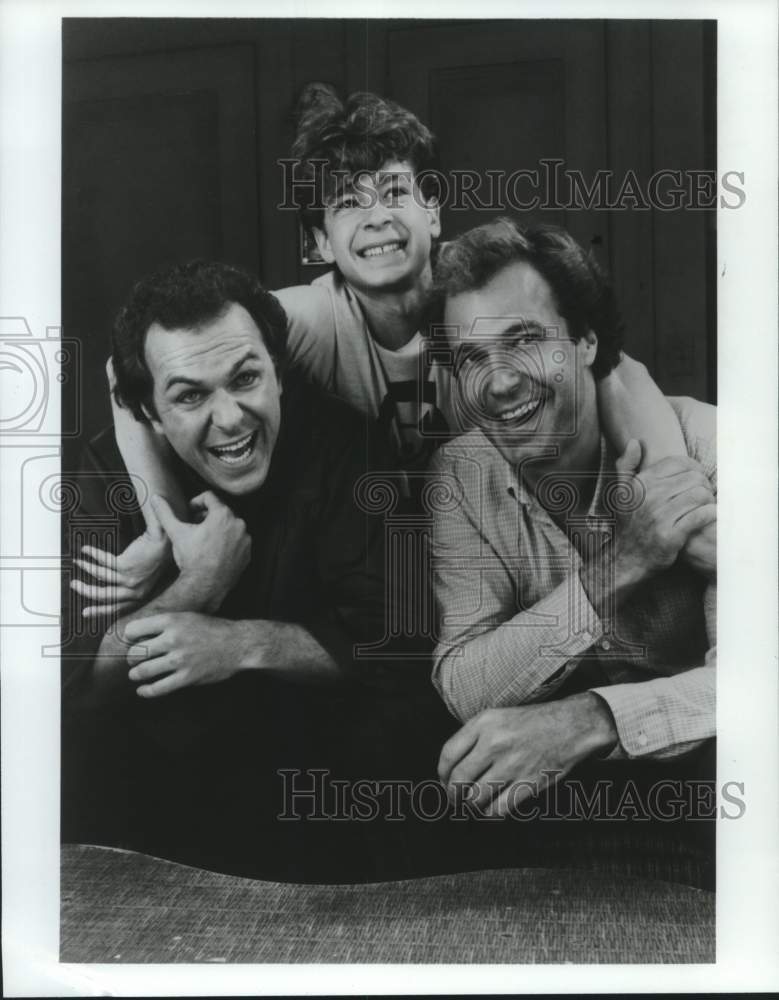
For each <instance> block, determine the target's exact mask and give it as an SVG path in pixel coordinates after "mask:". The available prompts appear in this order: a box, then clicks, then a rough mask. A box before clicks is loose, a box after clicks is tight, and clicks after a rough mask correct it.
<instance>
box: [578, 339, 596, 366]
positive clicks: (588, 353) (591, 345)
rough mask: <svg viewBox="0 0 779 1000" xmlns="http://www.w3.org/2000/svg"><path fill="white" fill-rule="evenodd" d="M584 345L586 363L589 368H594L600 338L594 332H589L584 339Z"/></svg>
mask: <svg viewBox="0 0 779 1000" xmlns="http://www.w3.org/2000/svg"><path fill="white" fill-rule="evenodd" d="M582 344H583V345H584V363H585V365H586V366H587V367H588V368H591V367H592V364H593V362H594V361H595V358H596V357H597V356H598V336H597V334H595V333H593V331H592V330H588V331H587V333H586V334H585V335H584V337H582Z"/></svg>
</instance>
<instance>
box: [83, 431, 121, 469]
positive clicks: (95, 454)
mask: <svg viewBox="0 0 779 1000" xmlns="http://www.w3.org/2000/svg"><path fill="white" fill-rule="evenodd" d="M81 465H82V467H87V468H91V469H93V470H94V471H95V472H106V473H124V474H125V475H126V474H127V469H126V468H125V464H124V461H123V459H122V455H121V452H120V451H119V446H118V444H117V443H116V434H115V432H114V425H113V424H108V426H107V427H104V428H103V429H102V430H100V431H98V433H97V434H95V435H94V437H91V438H90V439H89V441H87V443H86V444H85V445H84V447H83V448H82V454H81Z"/></svg>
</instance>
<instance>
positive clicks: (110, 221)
mask: <svg viewBox="0 0 779 1000" xmlns="http://www.w3.org/2000/svg"><path fill="white" fill-rule="evenodd" d="M253 81H254V54H253V50H252V48H251V47H250V46H245V45H240V44H238V45H232V46H220V47H215V48H213V49H209V48H203V49H191V50H182V51H179V52H165V53H143V54H136V55H132V56H108V57H105V58H101V59H85V60H79V61H76V62H73V63H70V64H69V65H68V67H67V73H66V74H65V88H64V93H63V142H62V148H63V186H62V213H63V219H62V222H63V226H62V250H63V272H64V275H65V276H66V280H64V281H63V302H62V315H63V325H64V330H65V335H66V336H68V337H79V338H80V339H81V340H82V341H83V342H84V343H85V344H86V343H88V344H89V348H90V349H89V350H88V351H87V350H85V351H84V352H83V359H84V364H85V365H86V370H85V371H84V372H83V375H82V377H83V378H84V384H87V385H90V384H94V385H102V384H103V381H104V374H103V371H102V368H103V364H104V363H105V358H106V356H107V354H108V351H109V333H110V324H111V321H112V318H113V314H114V312H115V310H116V308H117V306H118V304H119V303H120V302H121V301H122V300H123V299H124V298H125V297H126V295H127V292H128V290H129V288H130V286H131V284H132V283H133V282H134V281H136V280H137V279H138V278H139V277H140V276H141V275H143V274H146V273H148V272H150V271H152V270H154V269H156V268H159V267H161V266H164V265H166V264H169V263H172V262H174V261H177V260H186V259H191V258H194V257H213V258H216V259H224V260H227V261H230V262H233V263H236V264H241V265H244V266H246V267H248V268H249V269H251V270H252V271H254V272H257V271H258V270H259V263H260V262H259V260H258V227H257V177H256V156H255V148H256V146H255V136H256V115H255V109H254V101H253ZM84 407H85V412H84V414H83V417H84V426H86V427H90V428H97V427H99V426H101V425H102V424H105V423H106V422H108V418H109V410H108V403H107V397H106V394H105V393H102V392H94V393H89V394H87V396H86V398H85V401H84Z"/></svg>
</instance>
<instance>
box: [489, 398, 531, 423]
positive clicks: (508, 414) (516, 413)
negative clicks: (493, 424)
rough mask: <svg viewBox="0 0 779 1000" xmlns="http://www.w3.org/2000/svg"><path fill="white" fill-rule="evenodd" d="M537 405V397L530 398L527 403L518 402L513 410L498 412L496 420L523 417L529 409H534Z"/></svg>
mask: <svg viewBox="0 0 779 1000" xmlns="http://www.w3.org/2000/svg"><path fill="white" fill-rule="evenodd" d="M537 405H538V400H537V399H531V400H530V402H529V403H520V405H519V406H515V407H514V409H513V410H504V411H503V413H499V414H498V420H516V419H517V417H524V416H525V415H526V414H528V413H530V411H531V410H534V409H535V408H536V406H537Z"/></svg>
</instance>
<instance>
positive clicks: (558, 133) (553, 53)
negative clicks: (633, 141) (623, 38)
mask: <svg viewBox="0 0 779 1000" xmlns="http://www.w3.org/2000/svg"><path fill="white" fill-rule="evenodd" d="M563 27H564V30H563ZM388 52H389V56H388V71H387V72H388V78H389V86H390V90H391V93H392V96H393V97H394V98H395V99H396V100H398V101H399V102H400V103H401V104H403V105H406V106H407V107H409V108H411V110H413V111H415V112H416V113H417V114H418V115H419V116H420V117H421V118H422V120H423V121H425V122H427V123H429V124H430V127H431V128H432V129H433V131H434V132H435V133H436V135H437V136H438V137H439V141H440V153H441V161H442V166H443V169H444V171H445V172H446V171H449V170H451V169H452V168H457V169H460V168H463V167H466V168H468V169H473V170H477V171H480V172H486V171H488V170H490V171H495V172H497V173H499V174H501V175H503V176H504V177H508V176H510V175H511V174H512V173H514V172H515V171H516V170H518V169H520V168H522V169H530V170H534V169H536V168H538V166H539V161H540V160H542V159H553V158H555V157H557V158H560V159H563V160H564V161H565V162H564V164H563V167H564V168H565V169H576V170H580V171H582V173H583V174H584V176H585V177H586V178H589V177H591V176H594V174H595V172H596V171H597V170H598V169H602V167H603V165H604V163H605V162H606V116H605V107H606V98H605V93H606V92H605V80H604V28H603V25H602V23H601V22H599V21H581V22H575V23H571V22H568V23H567V24H566V25H564V26H563V25H561V24H560V23H559V22H556V21H530V22H529V21H524V22H518V21H503V22H501V21H497V22H496V21H493V22H475V23H468V24H462V23H461V24H451V23H450V24H448V25H442V26H439V25H434V24H433V25H429V24H428V25H427V26H425V27H422V28H408V27H405V28H402V29H397V30H392V29H391V30H390V31H389V38H388ZM550 169H551V168H550ZM534 190H536V191H538V193H540V195H541V199H542V202H543V201H544V200H545V199H544V195H545V194H546V192H547V185H546V184H545V178H544V168H543V167H541V169H540V175H539V185H538V186H536V185H534V184H532V183H531V182H530V181H525V182H522V183H519V184H518V186H517V188H516V191H514V192H512V191H511V190H510V189H509V190H507V191H506V190H504V191H503V192H502V194H501V195H500V196H499V198H498V199H497V200H498V202H499V203H498V204H494V205H492V206H491V207H488V208H480V207H478V206H476V207H473V208H466V209H465V210H459V209H456V208H455V207H452V208H450V209H449V210H445V212H444V236H447V235H455V234H457V233H460V232H463V231H464V230H466V229H468V228H470V227H471V226H473V225H476V224H478V223H479V222H484V221H487V220H488V219H489V218H492V217H494V216H496V215H499V214H506V213H508V214H511V215H515V216H516V215H519V216H520V217H521V218H522V221H524V222H533V221H539V220H540V219H543V220H544V221H548V222H554V223H557V224H560V225H564V226H566V227H567V228H569V229H570V230H571V232H572V233H573V234H574V235H575V236H576V237H577V239H580V240H581V241H582V242H584V243H585V244H590V243H591V241H592V240H593V238H599V239H597V244H598V245H599V246H600V247H601V248H602V251H603V252H606V251H607V247H606V244H607V236H608V233H607V232H606V231H605V227H604V226H603V225H602V224H601V223H600V222H599V221H598V218H597V213H593V212H588V211H584V210H568V209H560V208H557V209H555V208H548V209H543V208H541V207H539V208H538V209H536V210H534V211H528V210H523V209H522V208H521V207H519V202H524V203H526V204H527V203H528V202H529V201H530V200H531V198H532V195H533V193H534ZM549 193H550V201H552V202H554V201H555V200H558V199H555V198H554V194H553V191H550V192H549ZM486 194H488V192H487V189H486V186H485V195H486ZM561 194H562V196H563V197H562V201H563V202H564V201H565V199H566V196H567V191H566V190H565V189H563V190H562V191H561ZM480 200H481V202H482V203H483V202H484V201H485V200H487V199H486V198H481V199H480Z"/></svg>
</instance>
